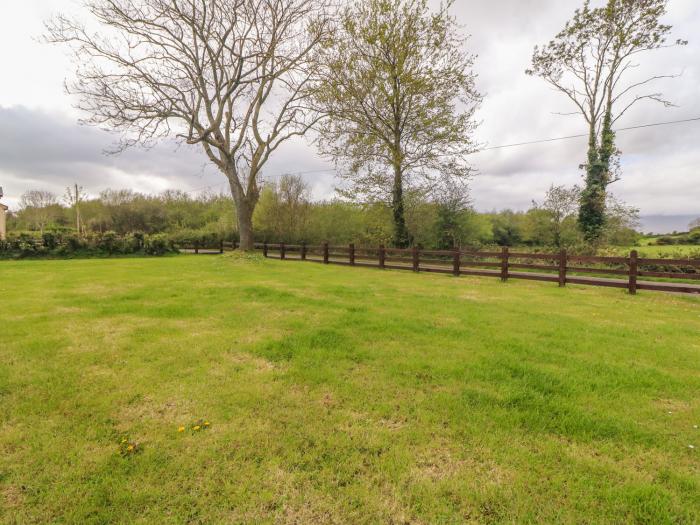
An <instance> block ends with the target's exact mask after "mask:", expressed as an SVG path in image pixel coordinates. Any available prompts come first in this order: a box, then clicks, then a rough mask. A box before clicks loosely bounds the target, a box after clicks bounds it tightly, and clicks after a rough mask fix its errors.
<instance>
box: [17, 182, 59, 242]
mask: <svg viewBox="0 0 700 525" xmlns="http://www.w3.org/2000/svg"><path fill="white" fill-rule="evenodd" d="M57 202H58V200H57V198H56V194H54V193H52V192H50V191H46V190H29V191H26V192H24V193H23V194H22V196H21V197H20V201H19V203H20V204H19V205H20V208H21V210H22V212H23V213H24V215H25V216H26V217H27V218H28V219H29V220H30V221H31V223H32V224H33V225H34V227H35V228H37V229H38V230H39V231H40V232H41V233H42V234H43V233H44V229H45V228H46V225H47V224H48V223H49V222H51V221H52V220H53V219H55V218H56V207H55V204H56V203H57Z"/></svg>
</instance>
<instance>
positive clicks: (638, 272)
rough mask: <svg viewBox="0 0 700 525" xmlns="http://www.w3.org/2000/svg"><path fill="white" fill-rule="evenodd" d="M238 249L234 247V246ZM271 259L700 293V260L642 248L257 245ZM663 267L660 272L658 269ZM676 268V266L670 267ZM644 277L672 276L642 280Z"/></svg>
mask: <svg viewBox="0 0 700 525" xmlns="http://www.w3.org/2000/svg"><path fill="white" fill-rule="evenodd" d="M234 248H235V245H234ZM255 249H256V250H260V251H262V253H263V255H264V256H265V257H268V258H275V259H281V260H289V261H310V262H318V263H322V264H340V265H345V266H358V267H366V268H380V269H387V270H408V271H414V272H428V273H442V274H450V275H454V276H460V275H473V276H481V277H495V278H500V279H501V280H502V281H507V280H508V279H527V280H533V281H544V282H553V283H558V284H559V286H566V285H567V284H582V285H592V286H607V287H613V288H625V289H627V290H628V291H629V293H631V294H636V293H637V291H638V290H651V291H663V292H676V293H691V294H700V259H647V258H640V257H639V256H638V253H637V251H632V252H631V253H630V255H629V257H594V256H581V255H568V254H567V252H566V251H565V250H562V251H561V252H559V253H524V252H519V251H510V250H509V249H508V248H503V249H502V250H501V251H483V252H481V251H462V250H422V249H418V248H409V249H399V248H387V247H385V246H378V247H376V248H375V247H357V246H355V245H354V244H349V245H347V246H334V245H330V244H328V243H324V244H322V245H306V244H299V245H294V244H285V243H279V244H268V243H259V244H255ZM659 267H661V270H660V269H659ZM669 268H671V269H669ZM640 278H655V279H668V281H660V280H640Z"/></svg>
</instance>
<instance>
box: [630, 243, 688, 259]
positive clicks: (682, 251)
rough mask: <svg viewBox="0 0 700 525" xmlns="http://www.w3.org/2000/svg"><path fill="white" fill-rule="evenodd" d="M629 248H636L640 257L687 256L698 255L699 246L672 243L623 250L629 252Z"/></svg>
mask: <svg viewBox="0 0 700 525" xmlns="http://www.w3.org/2000/svg"><path fill="white" fill-rule="evenodd" d="M630 250H637V251H638V252H639V254H640V256H641V257H663V256H668V257H672V256H681V257H687V256H689V255H697V256H698V257H700V246H697V245H696V246H692V245H674V246H655V245H647V246H639V247H636V248H635V247H630V248H625V251H626V252H628V253H629V251H630Z"/></svg>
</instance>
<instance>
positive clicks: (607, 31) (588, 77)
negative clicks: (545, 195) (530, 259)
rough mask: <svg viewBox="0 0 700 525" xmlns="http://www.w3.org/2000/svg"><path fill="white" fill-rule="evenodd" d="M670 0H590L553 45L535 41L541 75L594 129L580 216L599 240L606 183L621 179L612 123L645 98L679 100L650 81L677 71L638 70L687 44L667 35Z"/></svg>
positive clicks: (590, 235)
mask: <svg viewBox="0 0 700 525" xmlns="http://www.w3.org/2000/svg"><path fill="white" fill-rule="evenodd" d="M667 4H668V0H608V1H607V3H606V5H605V6H603V7H600V8H591V6H590V1H589V0H585V2H584V4H583V8H582V9H578V10H576V12H575V13H574V16H573V18H572V19H571V20H570V21H568V22H567V23H566V26H565V27H564V29H563V30H562V31H561V32H560V33H559V34H557V36H556V37H555V38H554V39H553V40H552V41H551V42H549V43H548V44H547V45H545V46H543V47H541V48H539V47H536V48H535V52H534V54H533V57H532V68H531V69H529V70H527V71H526V73H527V74H528V75H536V76H539V77H541V78H543V79H544V80H546V81H547V82H548V83H549V84H550V85H552V86H553V87H554V88H556V89H557V90H558V91H560V92H561V93H563V94H564V95H565V96H566V97H567V98H568V99H569V100H570V101H571V102H572V103H573V105H574V106H575V108H576V111H575V112H574V113H567V114H581V115H583V117H584V119H585V121H586V123H587V124H588V129H589V145H588V160H587V164H586V185H585V188H584V190H583V193H582V198H581V204H580V211H579V224H580V226H581V229H582V231H583V232H584V235H585V236H586V238H587V239H588V240H590V241H596V240H597V239H598V238H599V237H600V235H601V234H602V232H603V227H604V223H605V202H606V189H607V186H608V185H610V184H611V183H613V182H615V181H616V180H618V178H619V175H618V174H617V173H616V170H615V169H614V167H615V158H616V156H617V155H618V154H619V152H618V150H617V148H616V147H615V134H614V132H613V129H612V128H613V126H614V124H615V122H617V121H618V120H619V119H620V118H622V117H623V116H624V115H625V114H626V113H627V112H628V111H629V110H630V109H631V108H632V107H633V106H635V105H636V104H637V103H639V102H641V101H645V100H648V101H654V102H658V103H660V104H663V105H664V106H666V107H668V106H671V105H672V104H671V103H670V102H669V101H668V100H666V99H665V98H664V96H663V94H662V93H660V92H658V91H656V90H653V89H652V88H651V85H652V84H653V83H654V82H655V81H658V80H660V79H663V78H670V77H672V76H673V75H652V76H648V77H641V78H640V77H639V76H638V75H635V74H634V71H635V70H636V69H637V67H638V65H639V64H638V63H637V58H638V57H639V55H640V54H642V53H645V52H648V51H653V50H656V49H660V48H663V47H668V46H670V45H684V44H686V43H687V42H685V41H682V40H677V41H676V42H675V43H671V44H669V43H667V38H668V35H669V34H670V32H671V26H668V25H665V24H663V23H661V18H662V17H663V16H664V15H665V14H666V7H667Z"/></svg>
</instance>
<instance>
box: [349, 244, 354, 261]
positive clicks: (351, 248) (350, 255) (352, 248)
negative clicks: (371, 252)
mask: <svg viewBox="0 0 700 525" xmlns="http://www.w3.org/2000/svg"><path fill="white" fill-rule="evenodd" d="M348 256H349V257H350V265H351V266H355V245H354V244H350V246H349V249H348Z"/></svg>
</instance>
